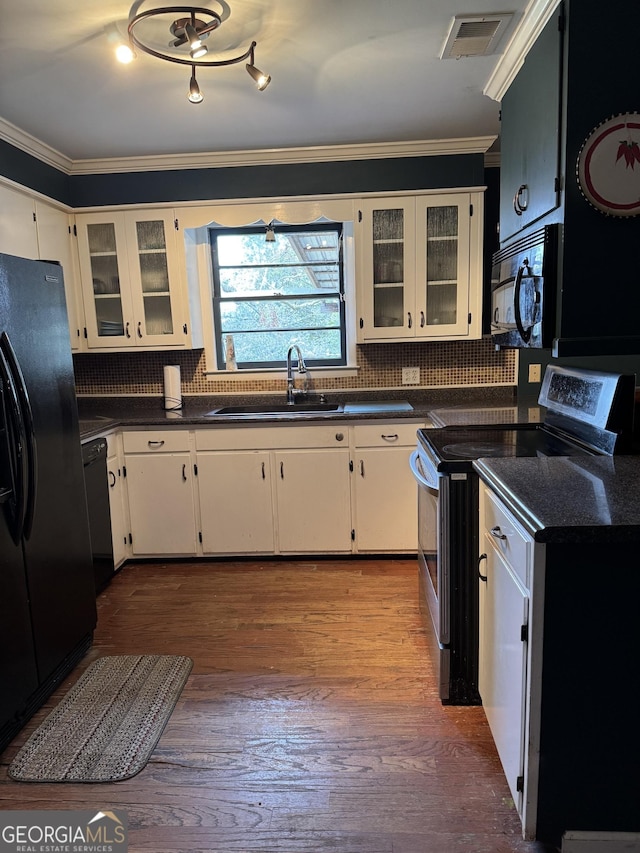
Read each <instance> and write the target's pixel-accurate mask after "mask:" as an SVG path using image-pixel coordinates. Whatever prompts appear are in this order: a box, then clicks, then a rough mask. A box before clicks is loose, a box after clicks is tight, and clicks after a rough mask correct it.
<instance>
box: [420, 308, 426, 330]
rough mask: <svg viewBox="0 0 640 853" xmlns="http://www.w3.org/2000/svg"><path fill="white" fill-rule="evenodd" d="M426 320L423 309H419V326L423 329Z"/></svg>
mask: <svg viewBox="0 0 640 853" xmlns="http://www.w3.org/2000/svg"><path fill="white" fill-rule="evenodd" d="M426 322H427V321H426V320H425V316H424V311H421V312H420V328H421V329H424V327H425V325H426Z"/></svg>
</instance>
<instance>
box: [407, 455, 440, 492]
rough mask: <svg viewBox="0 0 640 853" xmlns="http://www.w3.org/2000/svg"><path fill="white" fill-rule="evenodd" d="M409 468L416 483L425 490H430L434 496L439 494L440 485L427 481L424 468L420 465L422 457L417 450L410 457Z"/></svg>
mask: <svg viewBox="0 0 640 853" xmlns="http://www.w3.org/2000/svg"><path fill="white" fill-rule="evenodd" d="M409 467H410V468H411V473H412V474H413V476H414V477H415V479H416V482H417V483H418V485H419V486H422V488H424V489H428V490H429V491H430V492H432V493H434V494H436V495H437V494H438V484H437V483H432V482H431V481H430V480H428V479H427V477H426V475H425V473H424V471H423V469H422V466H421V465H420V456H419V454H418V451H417V450H414V451H413V453H412V454H411V456H410V457H409Z"/></svg>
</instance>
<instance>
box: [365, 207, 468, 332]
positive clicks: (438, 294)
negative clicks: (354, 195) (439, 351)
mask: <svg viewBox="0 0 640 853" xmlns="http://www.w3.org/2000/svg"><path fill="white" fill-rule="evenodd" d="M483 201H484V198H483V194H482V192H451V193H441V194H438V195H419V196H395V197H385V198H371V199H365V200H363V202H362V205H361V210H360V212H359V219H360V223H359V232H358V234H359V255H358V262H359V271H358V276H357V280H358V305H359V308H358V340H359V341H360V342H367V341H380V340H387V341H394V340H403V341H406V340H418V339H420V340H421V339H424V340H456V339H473V338H479V337H481V334H482V328H481V326H482V317H481V313H482V221H483Z"/></svg>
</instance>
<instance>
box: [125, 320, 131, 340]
mask: <svg viewBox="0 0 640 853" xmlns="http://www.w3.org/2000/svg"><path fill="white" fill-rule="evenodd" d="M130 325H131V324H130V323H128V322H127V325H126V326H125V327H124V333H125V335H126V336H127V337H128V338H130V337H131V332H130V331H129V326H130Z"/></svg>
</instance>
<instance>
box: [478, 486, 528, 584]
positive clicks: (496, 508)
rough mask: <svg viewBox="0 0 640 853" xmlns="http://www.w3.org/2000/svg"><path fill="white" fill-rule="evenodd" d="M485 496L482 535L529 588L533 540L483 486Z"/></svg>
mask: <svg viewBox="0 0 640 853" xmlns="http://www.w3.org/2000/svg"><path fill="white" fill-rule="evenodd" d="M482 493H483V500H482V504H481V506H482V515H481V518H480V533H481V536H482V535H485V534H486V536H487V538H488V539H489V540H491V542H492V543H493V545H494V546H495V547H496V548H497V550H498V551H499V552H500V553H501V554H502V555H503V557H504V558H505V560H506V561H507V562H508V564H509V566H510V567H511V570H512V571H513V573H514V574H515V575H516V577H518V578H519V579H520V581H521V582H522V583H523V584H524V586H525V587H526V588H527V589H528V588H529V578H528V567H529V554H530V549H531V546H532V544H533V540H532V539H531V537H530V536H528V535H527V533H525V531H524V530H523V529H522V528H521V527H520V525H519V524H518V522H517V521H516V519H515V518H514V517H513V516H512V515H511V513H510V512H509V510H508V509H507V508H506V507H504V506H503V505H502V504H501V503H500V501H499V500H498V498H497V497H496V496H495V495H494V494H493V492H492V491H491V490H490V489H488V488H487V487H486V486H484V485H483V486H482Z"/></svg>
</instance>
